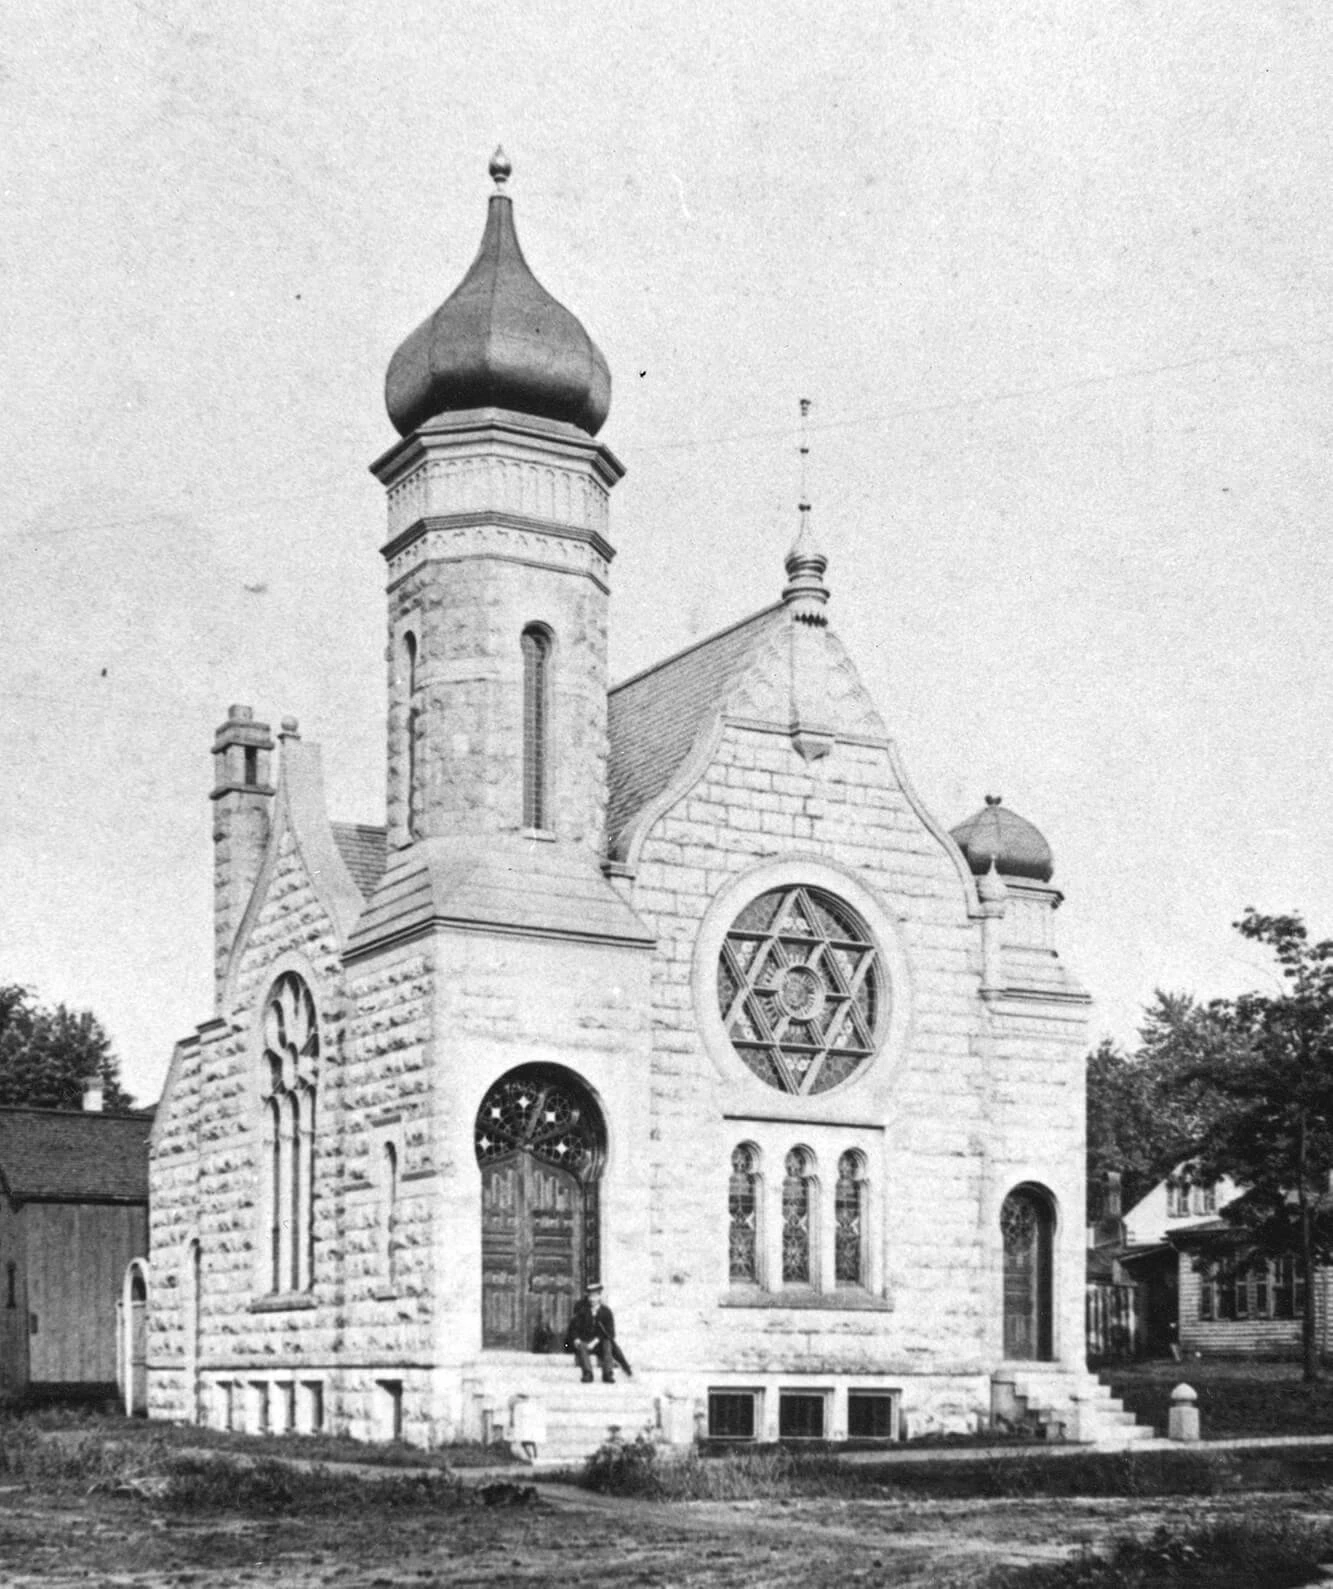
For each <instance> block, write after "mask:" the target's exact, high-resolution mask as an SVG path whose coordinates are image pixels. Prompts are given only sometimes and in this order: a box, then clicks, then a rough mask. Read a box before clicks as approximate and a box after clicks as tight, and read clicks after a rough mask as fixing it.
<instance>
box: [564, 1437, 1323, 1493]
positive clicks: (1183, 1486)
mask: <svg viewBox="0 0 1333 1589" xmlns="http://www.w3.org/2000/svg"><path fill="white" fill-rule="evenodd" d="M580 1482H581V1483H583V1484H584V1485H585V1486H586V1487H588V1488H589V1489H594V1490H599V1491H601V1492H602V1493H603V1494H608V1495H636V1496H642V1497H646V1498H649V1499H653V1500H661V1501H705V1500H708V1501H749V1500H795V1499H819V1498H830V1497H831V1498H840V1499H845V1500H853V1499H857V1498H876V1499H881V1500H882V1499H901V1500H1012V1499H1037V1498H1041V1497H1051V1498H1057V1499H1058V1498H1063V1497H1069V1498H1073V1497H1076V1496H1079V1497H1088V1498H1093V1497H1107V1498H1112V1497H1114V1498H1122V1499H1131V1500H1136V1499H1148V1498H1150V1497H1155V1496H1161V1497H1170V1496H1196V1497H1198V1496H1216V1495H1222V1494H1241V1493H1244V1492H1245V1491H1247V1490H1268V1489H1277V1488H1285V1489H1290V1490H1295V1491H1300V1490H1314V1489H1323V1488H1325V1487H1327V1486H1329V1484H1330V1482H1333V1454H1330V1453H1326V1452H1323V1451H1322V1450H1320V1449H1319V1448H1315V1449H1314V1450H1301V1449H1300V1448H1296V1449H1293V1450H1291V1451H1285V1450H1284V1451H1282V1452H1281V1453H1280V1454H1279V1453H1274V1452H1257V1453H1247V1452H1240V1451H1237V1452H1207V1451H1191V1450H1182V1451H1143V1452H1138V1451H1133V1450H1128V1451H1106V1452H1087V1453H1080V1454H1077V1455H1060V1456H1057V1455H1054V1454H1052V1453H1050V1452H1043V1451H1038V1450H1034V1451H1031V1452H1030V1453H1029V1452H1024V1453H1023V1454H1021V1455H1019V1454H1015V1455H1014V1456H1007V1457H978V1458H976V1459H975V1460H962V1461H951V1462H910V1463H908V1462H894V1461H893V1460H892V1458H890V1457H886V1458H885V1460H884V1461H883V1462H857V1463H849V1462H845V1461H842V1460H840V1459H839V1458H838V1457H837V1456H836V1455H834V1454H833V1453H831V1452H829V1451H827V1450H824V1451H809V1450H792V1449H791V1448H789V1447H781V1446H776V1447H746V1448H744V1449H741V1450H736V1449H732V1450H730V1451H728V1452H726V1453H725V1454H724V1455H719V1456H710V1455H707V1454H701V1453H698V1452H690V1453H689V1454H688V1455H686V1456H684V1457H680V1458H672V1457H669V1456H668V1457H665V1458H664V1457H663V1456H662V1455H661V1453H660V1452H659V1451H658V1449H657V1447H656V1446H654V1444H653V1443H652V1441H651V1440H649V1439H648V1438H647V1437H646V1436H643V1435H641V1436H640V1437H639V1438H638V1439H637V1440H633V1441H623V1440H614V1441H610V1442H608V1443H607V1444H606V1445H604V1446H602V1447H601V1448H600V1449H599V1450H598V1451H597V1452H596V1453H595V1454H594V1455H593V1456H592V1457H590V1458H589V1459H588V1463H587V1466H586V1468H585V1470H584V1473H583V1475H582V1478H581V1481H580Z"/></svg>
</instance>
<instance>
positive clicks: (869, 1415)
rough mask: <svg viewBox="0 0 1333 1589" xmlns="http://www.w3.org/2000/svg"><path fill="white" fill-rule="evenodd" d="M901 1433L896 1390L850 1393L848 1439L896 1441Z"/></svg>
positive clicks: (850, 1391) (856, 1391) (848, 1401)
mask: <svg viewBox="0 0 1333 1589" xmlns="http://www.w3.org/2000/svg"><path fill="white" fill-rule="evenodd" d="M897 1433H898V1393H897V1391H894V1390H849V1391H848V1392H847V1438H848V1439H849V1440H893V1439H895V1438H896V1437H897Z"/></svg>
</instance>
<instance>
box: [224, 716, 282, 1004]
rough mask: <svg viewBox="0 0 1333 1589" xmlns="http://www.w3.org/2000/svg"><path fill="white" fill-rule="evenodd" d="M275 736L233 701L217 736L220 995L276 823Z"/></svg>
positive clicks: (267, 727) (263, 724)
mask: <svg viewBox="0 0 1333 1589" xmlns="http://www.w3.org/2000/svg"><path fill="white" fill-rule="evenodd" d="M272 757H273V736H272V734H271V733H270V732H269V726H268V724H267V723H257V722H255V714H254V711H253V710H252V708H250V707H248V706H232V707H230V708H229V709H228V711H227V721H226V722H225V723H223V724H222V726H221V727H220V728H219V729H218V731H217V734H216V735H215V736H214V739H213V769H214V773H213V794H212V800H213V904H214V936H213V946H214V954H213V963H214V974H215V982H216V987H217V992H218V995H219V996H221V992H222V984H223V980H224V979H225V977H226V974H227V960H228V957H229V956H230V954H231V946H232V944H233V943H234V942H235V940H236V934H237V931H238V930H239V928H240V925H241V918H242V917H243V916H244V915H245V907H246V906H247V905H248V904H249V902H250V894H251V892H252V890H253V889H254V886H255V879H256V878H257V877H258V876H259V868H260V866H261V865H262V864H263V860H264V851H265V848H266V847H267V845H268V835H269V827H270V824H271V822H272V813H273V795H274V788H273V784H272V782H271V762H272Z"/></svg>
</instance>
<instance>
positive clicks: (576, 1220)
mask: <svg viewBox="0 0 1333 1589" xmlns="http://www.w3.org/2000/svg"><path fill="white" fill-rule="evenodd" d="M474 1140H475V1144H476V1152H477V1163H478V1165H479V1166H480V1168H481V1307H482V1317H481V1344H482V1345H483V1346H488V1347H506V1348H509V1349H511V1350H512V1349H515V1348H517V1349H519V1350H538V1351H539V1350H543V1349H547V1348H552V1347H553V1348H554V1349H556V1350H559V1347H560V1345H561V1343H562V1342H563V1341H564V1337H565V1331H566V1329H567V1328H568V1325H569V1318H570V1314H571V1312H572V1311H573V1307H574V1302H575V1300H576V1298H577V1297H578V1295H579V1293H580V1291H581V1290H582V1288H583V1286H585V1285H587V1284H589V1283H590V1282H591V1281H593V1280H596V1279H597V1278H599V1270H600V1258H599V1254H600V1223H599V1206H598V1195H597V1193H598V1180H599V1177H600V1175H601V1172H602V1162H603V1159H604V1157H605V1149H606V1132H605V1127H604V1125H603V1122H602V1116H601V1111H600V1110H599V1109H598V1107H597V1105H596V1103H595V1102H594V1101H593V1098H592V1095H591V1094H590V1093H589V1092H588V1090H587V1088H586V1087H584V1086H583V1084H582V1083H581V1082H580V1081H579V1080H578V1078H577V1077H576V1076H574V1075H572V1074H571V1073H570V1072H569V1071H566V1070H561V1069H560V1068H559V1067H558V1066H554V1065H550V1066H547V1065H525V1066H522V1067H521V1068H520V1069H518V1070H512V1071H510V1072H509V1074H508V1075H507V1076H503V1077H502V1078H501V1079H500V1080H499V1081H498V1082H496V1084H495V1085H494V1086H493V1087H492V1088H491V1090H490V1091H489V1092H488V1093H487V1094H486V1097H485V1098H484V1099H483V1100H482V1105H481V1108H480V1109H479V1110H478V1111H477V1122H476V1132H475V1139H474Z"/></svg>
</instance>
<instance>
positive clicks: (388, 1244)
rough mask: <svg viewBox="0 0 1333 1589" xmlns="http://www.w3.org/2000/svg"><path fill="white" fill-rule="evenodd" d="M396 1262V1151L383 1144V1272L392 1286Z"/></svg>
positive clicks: (387, 1143) (389, 1143)
mask: <svg viewBox="0 0 1333 1589" xmlns="http://www.w3.org/2000/svg"><path fill="white" fill-rule="evenodd" d="M397 1262H398V1149H397V1148H396V1147H395V1146H394V1145H393V1143H392V1142H386V1143H385V1144H384V1272H385V1274H386V1275H387V1276H388V1278H389V1284H390V1285H392V1284H393V1283H394V1280H395V1278H396V1275H395V1271H396V1269H397Z"/></svg>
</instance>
